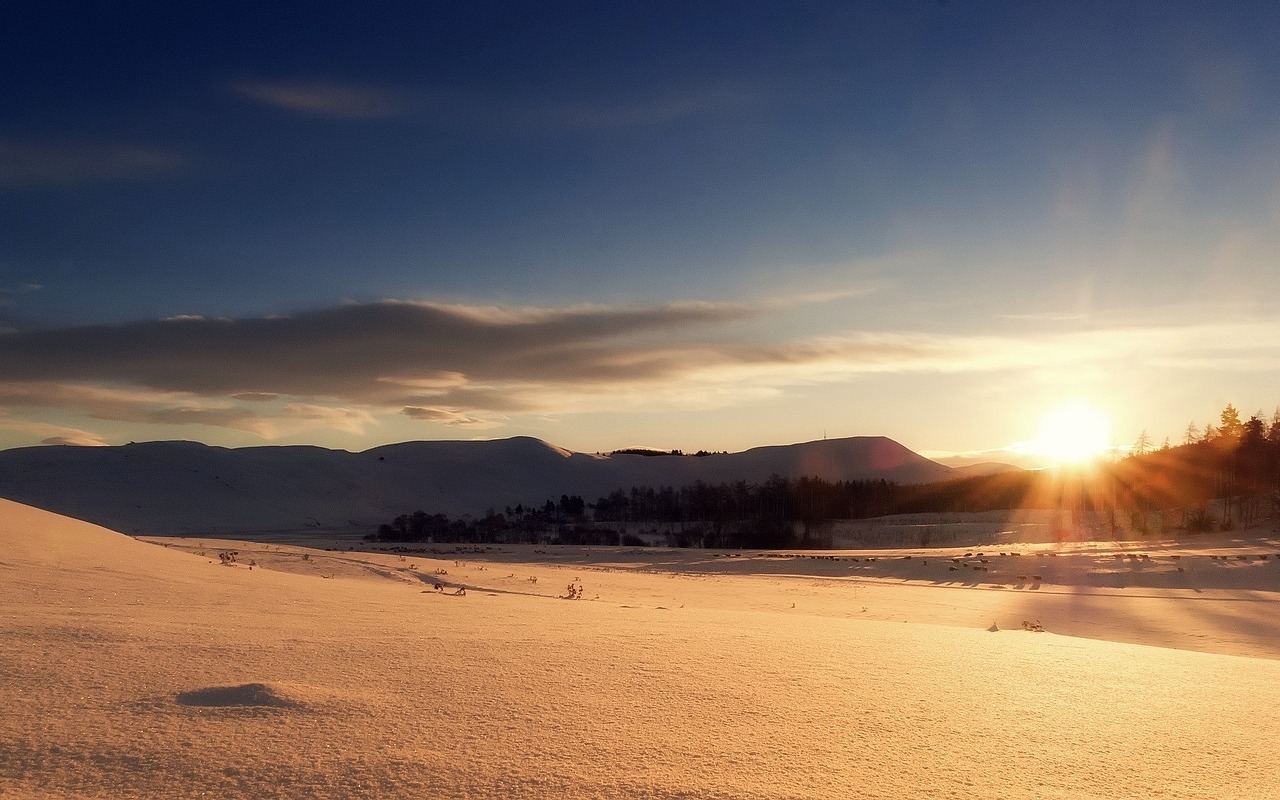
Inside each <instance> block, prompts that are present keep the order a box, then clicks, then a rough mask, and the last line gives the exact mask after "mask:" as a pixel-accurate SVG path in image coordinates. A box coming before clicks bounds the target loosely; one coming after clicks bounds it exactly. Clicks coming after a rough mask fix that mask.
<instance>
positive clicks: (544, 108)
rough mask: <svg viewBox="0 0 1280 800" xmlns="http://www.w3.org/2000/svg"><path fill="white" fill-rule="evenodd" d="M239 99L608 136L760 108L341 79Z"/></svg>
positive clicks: (737, 100)
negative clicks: (543, 95) (506, 93)
mask: <svg viewBox="0 0 1280 800" xmlns="http://www.w3.org/2000/svg"><path fill="white" fill-rule="evenodd" d="M230 88H231V90H232V91H233V92H235V93H236V94H238V95H240V96H241V97H244V98H246V99H248V100H251V101H253V102H256V103H259V104H261V105H265V106H270V107H272V108H276V109H280V110H284V111H291V112H296V113H300V114H307V115H310V116H315V117H328V118H331V119H388V118H391V117H412V118H414V119H417V120H419V121H422V122H426V123H428V124H444V125H456V126H461V127H480V128H495V129H516V130H521V131H526V132H535V133H536V132H542V133H563V132H572V131H607V130H618V129H628V128H644V127H652V126H658V125H666V124H669V123H672V122H677V121H679V120H682V119H685V118H689V117H694V116H702V115H707V114H716V113H721V112H724V111H729V110H732V109H735V108H739V107H743V106H747V105H751V104H755V103H758V102H759V101H760V99H761V98H760V97H759V95H758V94H756V93H752V92H746V91H742V90H738V89H734V88H733V87H727V86H726V87H697V88H690V89H673V90H669V91H666V92H662V93H658V94H653V95H648V96H643V97H633V98H626V99H618V98H608V99H573V98H542V99H532V98H530V97H524V96H522V97H505V96H502V95H499V94H493V93H484V92H475V91H466V90H442V89H438V88H428V89H414V88H408V87H394V86H381V85H374V84H363V83H354V82H343V81H330V80H314V79H295V80H244V81H238V82H236V83H233V84H231V86H230Z"/></svg>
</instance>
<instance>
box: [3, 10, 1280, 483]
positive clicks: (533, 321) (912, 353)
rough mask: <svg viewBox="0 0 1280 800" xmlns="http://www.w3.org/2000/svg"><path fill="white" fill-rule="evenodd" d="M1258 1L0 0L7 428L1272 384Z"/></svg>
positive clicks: (687, 429)
mask: <svg viewBox="0 0 1280 800" xmlns="http://www.w3.org/2000/svg"><path fill="white" fill-rule="evenodd" d="M1278 35H1280V9H1278V8H1277V7H1276V6H1275V5H1274V4H1271V3H1233V4H1229V5H1226V6H1223V5H1220V4H1209V3H1200V4H1184V3H1174V2H1160V3H1141V2H1135V3H1123V4H1121V3H1110V2H1107V3H1041V2H1008V3H1005V2H978V1H976V0H974V1H966V0H951V1H950V2H938V1H937V0H935V1H934V2H907V1H906V0H903V1H902V2H885V3H872V2H867V3H847V2H843V3H820V2H814V3H790V2H777V3H756V2H725V3H716V2H669V3H664V2H654V3H588V2H575V3H559V2H537V3H510V2H506V3H488V2H468V3H430V2H421V3H403V4H396V3H388V4H377V5H376V7H366V5H364V4H359V5H357V4H349V5H343V4H337V3H252V4H238V3H218V4H205V5H204V6H203V7H194V4H182V3H147V2H135V3H129V4H105V3H96V2H95V3H87V2H86V3H77V2H25V1H24V0H18V1H17V2H11V3H6V4H4V5H3V6H2V7H0V75H4V76H5V78H4V80H3V81H2V82H0V447H18V446H28V445H36V444H68V443H69V444H86V445H88V444H122V443H125V442H128V441H143V440H155V439H190V440H196V441H202V442H207V443H210V444H217V445H226V446H249V445H262V444H315V445H322V446H326V447H338V448H344V449H349V450H363V449H366V448H369V447H373V446H377V445H379V444H385V443H388V442H395V441H405V440H412V439H469V438H500V437H506V436H514V435H529V436H536V437H539V438H542V439H545V440H547V441H550V442H552V443H554V444H557V445H559V446H562V447H566V448H570V449H573V450H579V451H584V452H596V451H608V450H612V449H617V448H622V447H631V446H650V447H660V448H663V449H671V448H680V449H683V450H685V451H694V450H699V449H705V450H742V449H746V448H748V447H753V446H758V445H768V444H785V443H790V442H799V441H808V440H813V439H820V438H823V437H824V436H826V437H829V438H834V437H841V436H856V435H884V436H889V437H892V438H894V439H896V440H898V441H900V442H902V443H903V444H905V445H906V446H908V447H910V448H912V449H914V450H917V451H918V452H922V453H924V454H926V455H930V456H935V457H939V458H958V459H963V458H970V459H975V460H996V461H1010V462H1017V461H1018V460H1019V459H1021V460H1022V461H1023V462H1028V460H1030V461H1034V458H1033V457H1031V456H1029V455H1028V453H1027V452H1026V451H1027V442H1029V441H1030V440H1032V439H1033V438H1034V437H1036V435H1037V426H1038V425H1039V424H1040V421H1041V420H1042V419H1043V418H1044V417H1045V415H1046V414H1047V413H1049V412H1050V411H1051V410H1052V409H1054V408H1055V407H1058V406H1060V405H1062V404H1063V403H1085V404H1089V405H1090V406H1092V407H1093V408H1095V409H1097V410H1098V411H1099V412H1100V413H1101V414H1102V415H1103V416H1104V417H1105V418H1106V419H1107V420H1108V421H1109V423H1110V431H1111V432H1110V435H1111V437H1112V438H1113V440H1114V442H1115V444H1117V445H1125V444H1128V443H1131V442H1132V441H1134V440H1135V439H1136V438H1137V437H1138V435H1139V434H1140V433H1141V432H1142V431H1144V430H1145V431H1147V432H1148V435H1149V436H1150V437H1151V438H1152V439H1153V440H1154V441H1155V442H1156V443H1159V442H1161V441H1162V440H1163V439H1164V438H1165V437H1169V438H1170V440H1171V441H1172V442H1173V443H1178V442H1180V441H1181V440H1182V438H1183V437H1184V435H1185V431H1186V429H1187V426H1188V424H1189V423H1191V422H1195V423H1196V424H1197V425H1200V426H1203V425H1204V424H1205V423H1207V422H1212V421H1215V420H1216V419H1217V415H1218V412H1219V411H1220V410H1221V409H1222V408H1223V406H1225V405H1226V404H1227V403H1233V404H1234V405H1236V406H1237V407H1238V408H1240V409H1241V410H1242V411H1243V412H1244V414H1245V415H1248V414H1251V413H1253V412H1254V411H1255V410H1259V411H1262V412H1263V413H1264V414H1265V415H1266V416H1267V417H1268V418H1269V417H1270V415H1271V413H1272V412H1273V411H1274V410H1275V409H1276V406H1277V404H1280V286H1278V279H1280V60H1277V59H1276V58H1275V57H1274V42H1275V40H1276V39H1277V36H1278Z"/></svg>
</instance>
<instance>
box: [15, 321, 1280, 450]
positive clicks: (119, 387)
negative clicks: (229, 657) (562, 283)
mask: <svg viewBox="0 0 1280 800" xmlns="http://www.w3.org/2000/svg"><path fill="white" fill-rule="evenodd" d="M787 308H788V306H787V304H786V303H779V302H777V301H769V302H765V303H761V304H758V305H752V304H749V303H747V304H711V303H673V304H667V305H652V306H576V307H568V308H528V307H493V306H489V307H483V306H463V305H448V304H442V303H428V302H403V301H383V302H378V303H363V304H360V303H348V304H344V305H340V306H337V307H332V308H324V309H318V310H312V311H304V312H300V313H297V314H292V315H284V316H274V317H269V318H249V319H234V320H231V319H206V318H200V317H182V318H171V319H166V320H153V321H141V322H134V323H128V324H118V325H96V326H86V327H78V328H61V329H48V330H30V331H18V332H8V333H3V334H0V375H3V376H4V379H3V380H0V407H28V408H60V409H65V410H72V411H76V412H78V413H81V414H84V415H86V416H89V417H96V418H101V419H110V420H119V421H128V422H139V423H147V424H177V425H189V424H198V425H207V426H216V427H223V428H229V429H233V430H241V431H248V432H251V433H253V434H255V435H258V436H261V437H264V438H278V437H280V436H282V435H287V434H290V433H296V432H298V431H304V430H311V429H321V428H323V429H331V430H342V431H349V432H353V433H359V432H362V431H364V430H366V429H367V428H368V427H369V426H371V425H374V424H376V421H377V418H378V415H380V414H388V415H389V414H398V415H400V416H402V417H405V418H408V419H414V420H419V421H422V422H425V423H432V424H443V425H449V426H456V427H465V428H477V429H482V428H489V427H495V426H498V425H501V424H503V423H504V422H505V421H506V420H507V419H508V418H509V417H510V416H511V415H516V414H523V415H542V414H564V413H578V412H584V411H615V410H620V409H624V408H644V409H654V408H714V407H722V406H727V405H732V404H734V403H740V402H742V401H743V400H744V399H750V398H767V397H772V396H777V395H778V394H780V393H782V392H785V391H788V390H789V387H796V386H802V385H806V384H815V383H822V382H835V381H847V380H850V379H852V378H854V377H857V376H860V375H870V374H885V373H927V372H932V373H948V374H956V373H986V374H992V373H997V372H1006V373H1007V372H1010V371H1019V370H1020V371H1022V372H1024V373H1031V372H1036V373H1040V372H1044V371H1049V372H1053V373H1062V374H1078V373H1079V371H1080V370H1083V369H1095V368H1100V365H1107V364H1111V365H1117V364H1123V365H1125V368H1127V369H1132V368H1138V367H1142V366H1155V367H1169V366H1174V367H1177V366H1179V365H1187V366H1188V367H1193V368H1197V369H1203V368H1205V367H1213V368H1217V369H1221V370H1231V369H1241V368H1252V367H1256V366H1257V365H1260V364H1270V365H1274V364H1276V363H1277V362H1278V361H1280V344H1278V343H1280V322H1278V321H1276V320H1275V319H1272V318H1265V317H1260V318H1255V319H1237V320H1234V321H1231V322H1224V323H1211V322H1206V323H1201V324H1193V325H1182V326H1179V325H1173V324H1150V325H1145V326H1144V325H1136V324H1135V325H1129V326H1111V327H1106V326H1101V325H1100V326H1099V327H1094V328H1090V329H1084V330H1070V331H1062V330H1055V331H1054V332H1051V333H1038V334H1036V335H1027V336H1008V335H1003V336H992V335H973V334H955V335H948V334H936V333H923V332H916V331H851V332H846V333H841V334H833V335H828V336H822V337H809V338H804V339H796V340H782V341H772V340H762V341H757V340H752V339H750V338H745V339H744V338H742V337H743V336H746V337H750V336H751V330H750V329H749V326H748V329H747V330H745V332H744V330H743V326H742V325H741V324H734V325H729V323H744V322H749V321H751V320H756V319H759V318H760V317H762V316H765V315H769V314H778V313H804V312H803V309H801V308H794V309H792V310H791V311H786V310H785V309H787ZM780 309H782V310H780ZM1082 324H1083V323H1082ZM726 326H728V327H729V328H730V329H731V330H732V331H734V332H735V333H734V335H733V336H728V335H726V334H725V329H726ZM766 327H776V326H773V325H769V326H766Z"/></svg>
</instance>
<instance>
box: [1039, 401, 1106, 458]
mask: <svg viewBox="0 0 1280 800" xmlns="http://www.w3.org/2000/svg"><path fill="white" fill-rule="evenodd" d="M1110 447H1111V424H1110V421H1109V420H1108V419H1107V417H1106V415H1105V414H1103V413H1102V412H1101V411H1099V410H1098V409H1097V408H1096V407H1094V406H1093V405H1091V404H1089V403H1087V402H1085V401H1082V400H1073V401H1071V402H1068V403H1063V404H1062V405H1059V406H1056V407H1054V408H1052V409H1050V410H1049V411H1048V412H1047V413H1046V414H1045V415H1044V417H1043V418H1042V419H1041V420H1040V429H1039V432H1038V434H1037V435H1036V440H1035V441H1034V442H1033V443H1032V448H1031V449H1032V450H1033V451H1034V452H1036V453H1038V454H1039V455H1042V456H1044V457H1045V458H1048V459H1051V460H1052V461H1054V462H1055V463H1058V464H1078V463H1081V462H1084V461H1089V460H1091V459H1094V458H1097V457H1098V456H1100V455H1102V454H1103V453H1105V452H1106V451H1107V450H1108V449H1110Z"/></svg>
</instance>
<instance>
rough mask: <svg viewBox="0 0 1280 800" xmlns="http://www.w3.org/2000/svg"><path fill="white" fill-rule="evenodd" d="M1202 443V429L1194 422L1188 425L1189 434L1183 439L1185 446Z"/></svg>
mask: <svg viewBox="0 0 1280 800" xmlns="http://www.w3.org/2000/svg"><path fill="white" fill-rule="evenodd" d="M1198 441H1200V427H1199V426H1198V425H1196V423H1195V422H1194V421H1192V422H1188V423H1187V432H1186V435H1185V436H1184V437H1183V439H1182V443H1183V444H1195V443H1196V442H1198Z"/></svg>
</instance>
